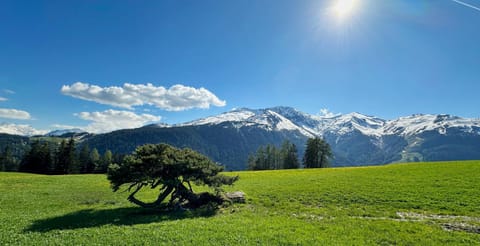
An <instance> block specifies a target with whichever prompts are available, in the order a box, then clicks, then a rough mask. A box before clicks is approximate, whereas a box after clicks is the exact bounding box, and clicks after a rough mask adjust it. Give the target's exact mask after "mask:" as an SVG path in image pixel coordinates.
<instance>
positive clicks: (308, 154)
mask: <svg viewBox="0 0 480 246" xmlns="http://www.w3.org/2000/svg"><path fill="white" fill-rule="evenodd" d="M332 157H333V153H332V150H331V148H330V145H329V144H328V143H327V142H326V141H325V140H323V139H321V138H319V137H315V138H309V139H308V140H307V146H306V149H305V154H304V156H303V165H304V166H305V167H306V168H324V167H328V166H329V161H330V159H331V158H332Z"/></svg>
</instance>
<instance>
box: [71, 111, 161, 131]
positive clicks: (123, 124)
mask: <svg viewBox="0 0 480 246" xmlns="http://www.w3.org/2000/svg"><path fill="white" fill-rule="evenodd" d="M75 116H77V117H79V118H80V119H83V120H87V121H91V122H92V123H91V124H89V125H88V126H86V127H82V129H83V130H85V131H87V132H91V133H103V132H110V131H114V130H118V129H128V128H137V127H141V126H144V125H145V124H147V123H153V122H158V121H160V119H161V117H160V116H155V115H151V114H141V115H138V114H135V113H134V112H130V111H118V110H112V109H109V110H106V111H103V112H81V113H78V114H75Z"/></svg>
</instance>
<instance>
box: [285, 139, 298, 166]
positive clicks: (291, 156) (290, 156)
mask: <svg viewBox="0 0 480 246" xmlns="http://www.w3.org/2000/svg"><path fill="white" fill-rule="evenodd" d="M280 153H281V156H282V157H281V158H282V167H283V168H284V169H295V168H299V167H300V162H299V161H298V151H297V146H296V145H295V144H293V143H291V142H290V141H288V140H285V141H284V142H283V144H282V148H281V150H280Z"/></svg>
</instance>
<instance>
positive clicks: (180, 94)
mask: <svg viewBox="0 0 480 246" xmlns="http://www.w3.org/2000/svg"><path fill="white" fill-rule="evenodd" d="M61 92H62V93H63V94H64V95H69V96H72V97H75V98H80V99H83V100H87V101H93V102H97V103H101V104H106V105H111V106H115V107H121V108H127V109H132V108H133V107H134V106H142V105H153V106H156V107H157V108H160V109H164V110H168V111H182V110H187V109H192V108H203V109H206V108H209V107H210V105H213V106H217V107H222V106H225V105H226V102H225V101H223V100H220V99H219V98H218V97H217V96H216V95H215V94H213V93H212V92H210V91H209V90H207V89H205V88H203V87H202V88H198V89H197V88H193V87H189V86H184V85H174V86H172V87H170V88H168V89H167V88H165V87H163V86H159V87H157V86H154V85H153V84H150V83H148V84H130V83H125V84H123V86H122V87H118V86H110V87H100V86H97V85H90V84H87V83H82V82H76V83H74V84H72V85H64V86H62V89H61Z"/></svg>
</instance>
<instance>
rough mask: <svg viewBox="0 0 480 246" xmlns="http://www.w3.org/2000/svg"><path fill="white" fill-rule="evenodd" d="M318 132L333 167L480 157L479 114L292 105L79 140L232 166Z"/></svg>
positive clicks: (299, 142) (237, 111) (235, 167)
mask: <svg viewBox="0 0 480 246" xmlns="http://www.w3.org/2000/svg"><path fill="white" fill-rule="evenodd" d="M78 132H79V130H78V129H75V133H78ZM66 133H67V135H68V131H58V132H55V133H50V136H58V135H61V134H66ZM70 135H71V134H70ZM315 136H319V137H322V138H324V139H325V140H326V141H327V142H328V143H329V144H330V146H331V147H332V150H333V153H334V159H333V160H332V165H333V166H358V165H379V164H387V163H392V162H410V161H437V160H465V159H480V120H479V119H467V118H461V117H458V116H452V115H433V114H416V115H411V116H406V117H401V118H398V119H394V120H384V119H381V118H378V117H373V116H368V115H363V114H360V113H350V114H339V115H329V116H318V115H310V114H307V113H303V112H301V111H298V110H296V109H293V108H290V107H273V108H266V109H247V108H241V109H234V110H232V111H229V112H226V113H223V114H220V115H216V116H211V117H207V118H203V119H198V120H195V121H191V122H187V123H182V124H176V125H165V124H153V125H147V126H144V127H141V128H137V129H125V130H118V131H114V132H110V133H105V134H96V135H94V134H88V135H86V137H83V138H82V144H89V146H90V147H91V148H93V147H95V148H97V149H98V150H99V151H100V152H102V151H105V150H107V149H110V150H112V151H113V152H117V153H130V152H131V151H133V150H134V149H135V147H136V146H138V145H141V144H145V143H159V142H165V143H169V144H172V145H174V146H177V147H190V148H192V149H195V150H197V151H199V152H201V153H203V154H206V155H207V156H209V157H210V158H212V159H213V160H215V161H217V162H220V163H221V164H223V165H225V166H226V167H227V169H229V170H242V169H245V167H246V160H247V158H248V155H249V154H250V153H254V152H255V151H256V150H257V148H258V147H259V146H262V145H266V144H274V145H277V146H278V145H280V144H281V143H282V142H283V141H284V140H285V139H288V140H290V141H291V142H293V143H295V144H296V145H297V148H298V150H299V156H302V155H303V151H304V148H305V142H306V140H307V139H308V138H310V137H315Z"/></svg>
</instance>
